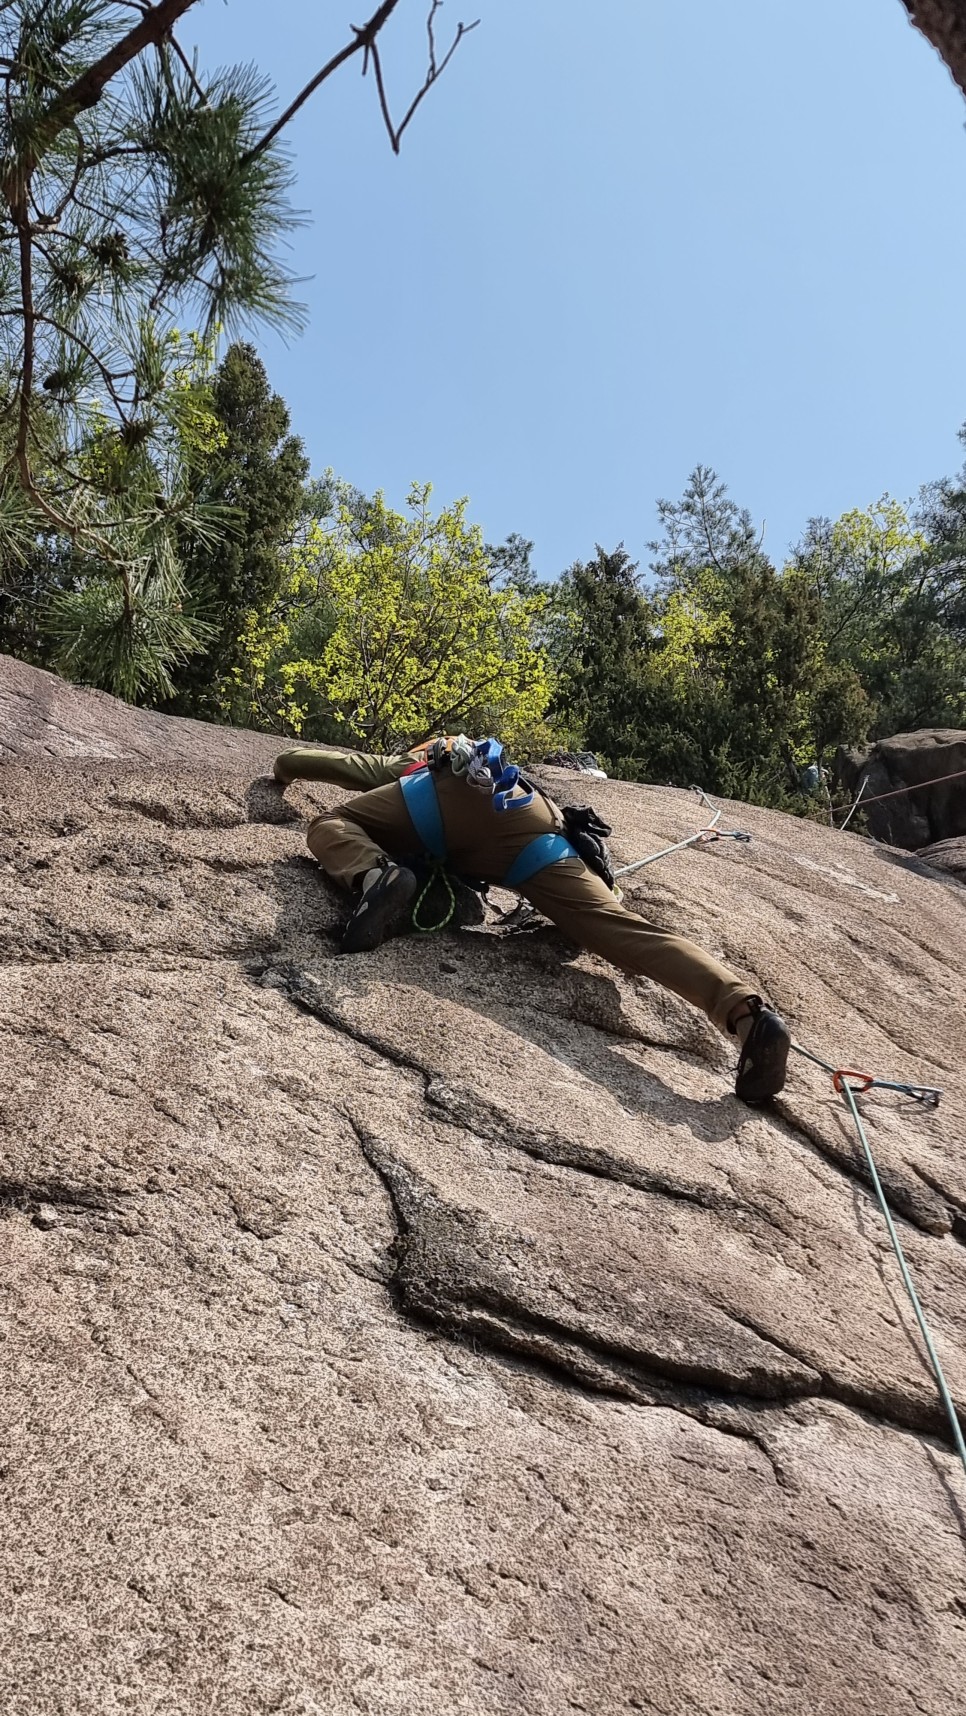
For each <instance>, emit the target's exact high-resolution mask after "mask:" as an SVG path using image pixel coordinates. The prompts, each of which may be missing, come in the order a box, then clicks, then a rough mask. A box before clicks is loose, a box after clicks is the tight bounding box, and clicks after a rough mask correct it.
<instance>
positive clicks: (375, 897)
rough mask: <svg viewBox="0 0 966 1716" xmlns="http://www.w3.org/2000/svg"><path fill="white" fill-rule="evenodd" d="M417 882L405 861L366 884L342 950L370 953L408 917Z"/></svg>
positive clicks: (344, 935) (347, 926)
mask: <svg viewBox="0 0 966 1716" xmlns="http://www.w3.org/2000/svg"><path fill="white" fill-rule="evenodd" d="M416 887H417V882H416V878H415V876H414V875H413V873H412V871H411V870H407V869H405V868H404V866H403V865H402V864H390V865H388V866H387V868H386V869H385V870H384V871H383V873H382V875H381V876H380V877H379V880H378V881H377V882H373V884H372V886H371V887H370V888H367V889H366V891H365V893H364V894H363V896H362V899H361V900H360V901H359V904H358V905H357V907H356V909H355V911H354V912H353V914H352V916H351V918H350V919H349V922H348V923H347V924H346V927H345V931H344V933H343V936H342V941H341V944H340V951H341V952H342V953H371V952H372V951H373V949H374V948H377V947H379V946H380V944H381V943H382V942H383V941H385V939H386V936H387V935H388V934H389V931H390V930H391V929H395V928H396V926H397V924H398V923H399V922H400V921H401V920H402V918H404V917H405V915H406V912H407V910H408V908H409V906H410V905H411V904H412V898H413V895H414V894H415V892H416Z"/></svg>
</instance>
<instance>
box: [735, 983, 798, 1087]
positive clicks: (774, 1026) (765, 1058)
mask: <svg viewBox="0 0 966 1716" xmlns="http://www.w3.org/2000/svg"><path fill="white" fill-rule="evenodd" d="M749 1006H750V1008H751V1012H752V1026H751V1030H750V1031H749V1032H748V1035H747V1037H746V1038H745V1040H744V1042H743V1043H742V1045H741V1054H740V1056H739V1059H738V1076H737V1078H736V1079H735V1095H736V1096H738V1097H740V1098H741V1101H742V1102H747V1103H749V1104H750V1105H751V1107H752V1108H760V1107H761V1105H762V1104H763V1103H765V1102H769V1101H770V1100H771V1098H772V1097H773V1096H777V1095H778V1092H779V1091H780V1090H782V1089H783V1087H784V1084H785V1068H786V1065H787V1062H788V1051H789V1049H790V1048H791V1046H792V1037H791V1032H790V1031H789V1029H788V1026H787V1025H786V1023H785V1021H784V1019H783V1018H781V1016H780V1015H779V1014H778V1013H776V1012H775V1011H774V1010H773V1008H771V1007H766V1006H765V1005H764V1003H763V1002H761V1001H759V1000H758V997H757V996H755V997H754V998H753V999H752V1000H751V1001H749Z"/></svg>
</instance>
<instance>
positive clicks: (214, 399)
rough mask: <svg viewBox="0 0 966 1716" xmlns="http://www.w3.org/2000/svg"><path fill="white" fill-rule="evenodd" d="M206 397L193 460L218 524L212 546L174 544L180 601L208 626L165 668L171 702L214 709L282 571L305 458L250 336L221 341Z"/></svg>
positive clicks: (228, 703)
mask: <svg viewBox="0 0 966 1716" xmlns="http://www.w3.org/2000/svg"><path fill="white" fill-rule="evenodd" d="M211 403H212V409H213V411H214V414H215V417H216V418H217V421H218V425H219V429H220V431H221V433H220V435H219V436H218V439H217V445H216V447H215V448H214V450H213V451H212V452H211V454H210V455H209V456H208V457H207V458H205V459H202V460H200V461H199V468H198V470H197V473H196V475H195V478H194V489H195V495H196V498H197V499H200V500H202V501H203V502H204V503H205V504H206V505H208V506H211V507H216V508H219V509H224V511H225V514H226V517H227V519H228V527H227V529H226V534H225V537H224V539H223V540H222V541H221V542H219V543H218V544H217V545H215V546H214V547H212V546H211V545H209V544H207V543H204V542H197V541H194V540H192V539H191V538H190V537H189V538H187V539H186V541H185V542H184V543H183V545H182V550H181V563H182V567H183V571H184V581H185V598H184V600H185V608H186V611H187V612H188V613H189V614H190V615H191V616H193V617H195V618H197V619H199V620H201V621H202V622H203V623H205V624H207V625H209V626H210V627H211V634H210V638H209V641H208V643H207V644H206V646H205V652H204V657H203V658H202V659H201V660H200V661H199V660H198V659H197V658H196V659H194V660H192V661H189V662H187V663H186V664H185V665H184V666H183V667H182V668H181V669H180V670H179V672H178V673H177V675H176V676H175V696H174V699H173V700H172V703H171V708H172V710H173V711H174V712H175V713H177V714H181V715H197V716H201V717H202V718H209V719H211V718H217V717H218V716H223V715H225V714H232V713H234V714H236V715H240V716H241V718H242V719H244V716H245V712H244V711H242V710H238V709H235V710H233V708H232V685H233V681H232V677H231V676H232V672H233V669H235V668H237V667H238V666H239V665H240V663H241V661H242V649H241V644H240V639H241V636H242V632H243V630H245V629H246V626H247V625H248V624H250V622H251V620H253V619H254V620H256V621H257V619H258V617H259V616H260V615H262V614H263V613H265V612H266V611H267V610H268V609H270V608H271V607H272V606H273V604H274V603H275V602H276V600H277V598H278V595H279V592H280V590H281V587H282V583H283V580H284V578H285V575H286V562H285V551H286V549H287V547H288V545H289V544H290V543H291V541H292V538H293V534H294V532H295V527H296V524H297V521H298V518H299V515H300V509H301V503H302V495H303V484H304V482H305V479H306V477H307V475H308V460H307V459H306V457H305V453H304V451H303V448H302V442H301V441H300V440H299V439H298V437H297V436H295V435H291V434H289V413H288V407H287V406H286V404H285V401H284V400H283V399H282V398H281V396H280V395H279V394H277V393H273V392H272V390H271V387H270V386H269V382H268V376H267V374H266V371H265V366H264V364H263V363H262V362H261V359H260V358H259V357H258V355H257V353H256V351H255V349H254V347H253V346H251V345H246V344H243V343H241V342H238V343H236V344H235V345H233V346H231V347H229V349H228V351H227V352H226V354H225V357H224V358H223V360H222V362H221V364H220V365H219V367H218V369H217V370H216V372H215V375H214V377H213V382H212V389H211Z"/></svg>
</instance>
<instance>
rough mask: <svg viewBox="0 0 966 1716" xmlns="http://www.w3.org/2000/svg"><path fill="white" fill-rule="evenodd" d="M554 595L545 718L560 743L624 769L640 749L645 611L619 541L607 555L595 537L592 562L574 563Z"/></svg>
mask: <svg viewBox="0 0 966 1716" xmlns="http://www.w3.org/2000/svg"><path fill="white" fill-rule="evenodd" d="M557 599H558V604H559V607H560V609H562V611H563V614H564V616H565V620H564V623H563V624H562V625H559V626H558V628H557V634H556V637H555V640H554V654H555V660H556V666H557V675H558V683H557V690H556V693H555V696H554V699H553V702H552V704H551V708H550V718H551V721H553V722H554V723H555V724H556V725H557V726H559V727H560V728H561V729H562V731H561V737H562V738H563V739H564V741H565V742H569V743H576V744H578V745H579V744H584V745H586V746H588V747H589V749H590V750H592V751H596V752H598V753H599V754H600V755H601V756H602V757H604V758H606V759H607V763H608V765H609V766H610V768H611V769H613V770H615V771H616V770H617V769H618V768H621V767H624V768H628V767H630V761H629V760H630V759H632V758H633V757H635V756H636V755H639V752H640V731H639V715H640V697H641V687H642V684H643V679H644V673H645V665H646V661H647V657H648V652H649V650H650V648H651V631H652V623H653V615H652V609H651V606H650V604H649V603H648V601H647V599H646V598H645V597H644V596H643V595H642V594H641V591H640V588H639V584H638V576H637V566H636V564H635V563H634V562H632V560H631V558H630V555H629V554H628V553H627V551H626V549H625V547H624V544H623V543H620V544H619V545H618V546H617V548H615V549H613V550H612V551H611V552H610V553H607V551H606V550H605V549H603V548H601V546H600V544H599V543H598V544H597V552H596V555H595V557H594V559H593V560H589V561H585V562H584V561H579V560H578V561H575V563H574V564H573V566H571V567H570V568H569V570H568V571H567V572H565V573H564V575H563V577H562V579H561V580H560V588H559V592H558V598H557Z"/></svg>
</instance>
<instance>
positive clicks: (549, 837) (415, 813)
mask: <svg viewBox="0 0 966 1716" xmlns="http://www.w3.org/2000/svg"><path fill="white" fill-rule="evenodd" d="M399 785H400V787H401V788H402V795H403V800H404V802H405V805H406V809H407V810H408V812H409V816H410V820H411V822H412V825H413V827H414V828H415V830H416V833H417V835H418V837H419V839H420V840H421V841H422V844H423V846H424V847H425V849H426V851H427V852H428V853H430V855H431V856H432V857H433V858H435V859H436V862H437V863H438V864H445V863H446V857H447V853H446V835H445V832H444V830H443V818H442V816H441V815H440V810H439V799H438V797H437V796H436V782H435V781H434V780H433V777H432V775H431V774H430V771H429V769H427V768H422V769H419V770H418V771H417V772H416V773H415V774H411V775H403V777H402V779H401V781H400V782H399ZM466 790H467V792H471V791H472V790H473V789H472V787H469V786H467V789H466ZM579 857H580V853H579V852H578V851H577V850H576V848H575V847H574V846H571V844H570V841H569V840H567V839H565V837H564V836H563V835H562V834H537V835H535V837H534V838H533V840H530V841H528V843H527V845H526V846H524V848H523V850H522V851H521V852H518V853H517V855H516V857H515V858H514V860H513V863H512V864H511V865H510V868H509V870H508V871H507V873H506V875H505V876H504V877H503V883H502V885H503V887H505V888H520V887H522V886H523V884H524V882H529V880H530V877H531V876H535V875H536V874H537V872H538V871H539V870H545V869H546V868H547V865H548V864H559V863H560V860H561V858H579Z"/></svg>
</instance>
